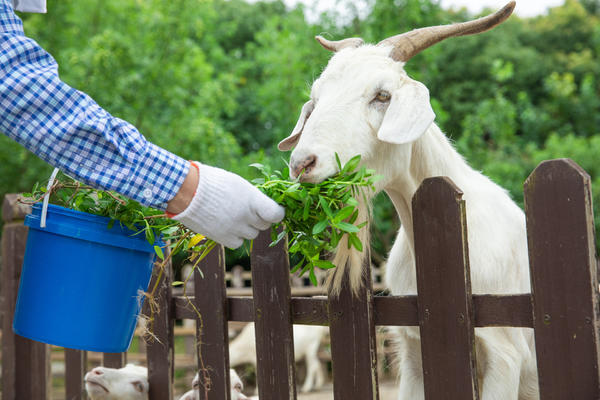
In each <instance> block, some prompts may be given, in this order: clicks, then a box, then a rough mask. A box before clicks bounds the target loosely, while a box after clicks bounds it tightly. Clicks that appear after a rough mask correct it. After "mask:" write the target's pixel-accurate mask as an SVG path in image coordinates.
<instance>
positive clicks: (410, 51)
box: [377, 1, 516, 62]
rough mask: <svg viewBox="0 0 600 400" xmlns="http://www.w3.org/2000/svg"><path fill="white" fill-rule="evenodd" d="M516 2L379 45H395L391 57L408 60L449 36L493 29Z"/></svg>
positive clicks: (510, 11) (429, 27) (407, 33)
mask: <svg viewBox="0 0 600 400" xmlns="http://www.w3.org/2000/svg"><path fill="white" fill-rule="evenodd" d="M515 4H516V3H515V2H514V1H511V2H510V3H508V4H507V5H505V6H504V7H503V8H502V9H501V10H498V11H496V12H495V13H493V14H490V15H488V16H486V17H483V18H479V19H476V20H473V21H468V22H461V23H457V24H452V25H440V26H428V27H425V28H419V29H414V30H412V31H410V32H405V33H402V34H400V35H396V36H392V37H389V38H387V39H384V40H382V41H381V42H379V43H378V44H377V45H378V46H393V47H394V49H393V50H392V52H391V53H390V57H392V58H393V59H394V60H395V61H403V62H406V61H408V60H410V59H411V58H412V57H413V56H414V55H416V54H418V53H419V52H420V51H422V50H425V49H426V48H428V47H429V46H433V45H434V44H436V43H438V42H441V41H442V40H444V39H447V38H449V37H453V36H464V35H473V34H476V33H481V32H485V31H487V30H490V29H492V28H493V27H495V26H496V25H498V24H500V23H502V22H504V21H505V20H506V19H507V18H508V17H509V16H510V15H511V14H512V12H513V10H514V8H515Z"/></svg>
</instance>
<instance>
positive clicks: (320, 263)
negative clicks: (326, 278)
mask: <svg viewBox="0 0 600 400" xmlns="http://www.w3.org/2000/svg"><path fill="white" fill-rule="evenodd" d="M313 264H314V265H315V266H316V267H318V268H320V269H332V268H335V264H334V263H332V262H331V261H326V260H315V261H313Z"/></svg>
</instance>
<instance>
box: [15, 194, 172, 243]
mask: <svg viewBox="0 0 600 400" xmlns="http://www.w3.org/2000/svg"><path fill="white" fill-rule="evenodd" d="M41 212H42V206H41V204H39V203H36V204H34V205H33V207H32V212H31V214H29V215H27V216H26V217H25V222H24V223H25V225H26V226H28V227H29V228H32V229H36V230H38V231H41V232H48V233H53V234H58V235H62V236H67V237H71V238H74V239H79V240H85V241H90V242H96V243H101V244H105V245H111V246H116V247H122V248H128V249H131V250H137V251H143V252H147V253H154V246H160V247H163V246H164V245H165V244H164V242H162V241H161V240H160V238H158V237H157V238H156V240H155V241H154V243H152V244H150V243H149V242H148V241H147V240H146V237H145V235H143V234H141V233H139V232H137V231H133V230H131V229H129V228H127V227H126V226H123V225H121V224H119V223H118V221H116V222H117V223H115V224H114V226H113V227H112V228H110V229H108V223H109V222H110V220H111V218H109V217H104V216H101V215H95V214H90V213H87V212H84V211H78V210H73V209H70V208H66V207H62V206H59V205H56V204H49V205H48V217H49V218H48V219H47V220H46V227H44V228H42V227H41V226H40V222H41ZM141 229H143V228H140V230H141Z"/></svg>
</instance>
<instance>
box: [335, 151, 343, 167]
mask: <svg viewBox="0 0 600 400" xmlns="http://www.w3.org/2000/svg"><path fill="white" fill-rule="evenodd" d="M335 163H336V164H337V167H338V171H341V170H342V162H341V161H340V156H339V154H338V153H335Z"/></svg>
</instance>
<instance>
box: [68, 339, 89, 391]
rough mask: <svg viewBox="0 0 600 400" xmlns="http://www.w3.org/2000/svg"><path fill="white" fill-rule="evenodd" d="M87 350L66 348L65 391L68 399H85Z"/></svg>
mask: <svg viewBox="0 0 600 400" xmlns="http://www.w3.org/2000/svg"><path fill="white" fill-rule="evenodd" d="M86 364H87V352H86V351H81V350H74V349H65V393H66V398H67V400H85V399H87V396H86V393H85V384H84V382H83V378H84V376H85V373H86Z"/></svg>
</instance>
